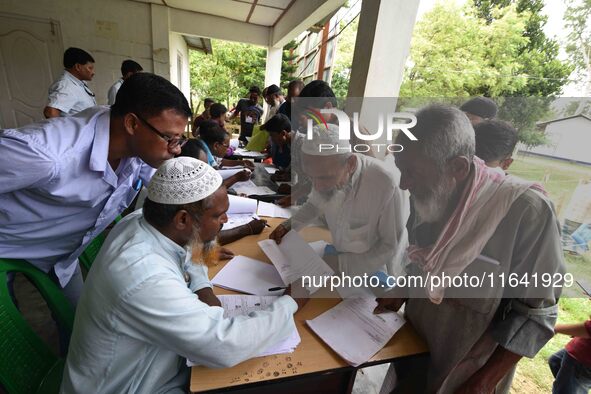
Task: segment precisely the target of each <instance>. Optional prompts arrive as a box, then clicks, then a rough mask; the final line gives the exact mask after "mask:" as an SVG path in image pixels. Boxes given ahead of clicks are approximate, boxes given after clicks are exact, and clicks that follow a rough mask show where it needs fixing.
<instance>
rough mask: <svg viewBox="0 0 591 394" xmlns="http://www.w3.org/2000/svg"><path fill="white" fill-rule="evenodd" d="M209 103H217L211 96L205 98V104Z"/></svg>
mask: <svg viewBox="0 0 591 394" xmlns="http://www.w3.org/2000/svg"><path fill="white" fill-rule="evenodd" d="M209 103H211V104H213V103H215V100H214V99H212V98H209V97H207V98H205V99H204V100H203V105H205V106H207V104H209Z"/></svg>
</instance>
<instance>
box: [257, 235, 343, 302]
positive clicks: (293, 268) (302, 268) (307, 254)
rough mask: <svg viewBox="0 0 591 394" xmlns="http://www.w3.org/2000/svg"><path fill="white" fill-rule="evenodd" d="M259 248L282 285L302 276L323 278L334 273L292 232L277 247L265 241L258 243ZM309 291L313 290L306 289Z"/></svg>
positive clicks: (269, 241)
mask: <svg viewBox="0 0 591 394" xmlns="http://www.w3.org/2000/svg"><path fill="white" fill-rule="evenodd" d="M259 246H260V247H261V249H262V250H263V252H265V254H266V255H267V257H268V258H269V260H271V262H272V263H273V265H274V266H275V268H277V271H279V275H281V279H283V282H284V283H293V282H295V281H296V280H298V279H300V278H301V277H302V276H304V275H306V276H310V277H325V276H331V275H332V274H333V273H334V271H333V270H332V269H331V268H330V267H329V266H328V264H326V262H325V261H324V260H322V258H321V257H320V256H319V255H318V254H317V253H316V252H315V251H314V249H312V248H311V247H310V245H309V244H308V243H306V241H304V239H303V238H302V237H301V236H300V235H299V234H298V233H297V232H296V231H294V230H291V231H290V232H288V233H287V234H285V236H284V237H283V239H282V240H281V243H280V244H279V245H277V244H276V243H275V241H273V240H271V239H267V240H264V241H259ZM308 290H310V291H314V289H311V288H308Z"/></svg>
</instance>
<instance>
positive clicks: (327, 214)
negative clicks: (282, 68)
mask: <svg viewBox="0 0 591 394" xmlns="http://www.w3.org/2000/svg"><path fill="white" fill-rule="evenodd" d="M312 134H313V135H312V139H306V140H305V141H304V142H303V143H302V148H301V150H302V151H301V155H302V156H301V166H302V170H303V172H304V173H305V174H306V175H307V176H308V177H309V178H310V181H311V183H312V192H311V193H310V195H309V196H308V200H307V202H306V203H305V204H304V205H303V206H302V207H301V208H300V209H299V210H298V211H297V213H295V214H294V215H293V216H292V218H291V219H290V220H287V221H285V222H284V223H282V224H281V225H280V226H278V227H277V228H276V229H275V231H273V232H272V233H271V235H270V238H271V239H274V240H275V241H276V242H278V243H279V242H281V239H282V238H283V236H284V235H285V234H286V233H287V232H288V231H289V230H290V229H295V230H299V229H301V228H302V227H304V226H306V225H308V224H310V223H313V222H318V221H319V222H320V223H321V224H323V225H325V226H326V227H327V228H328V229H329V230H330V232H331V235H332V245H329V246H328V247H327V248H326V249H325V256H327V255H331V256H333V257H327V262H328V263H329V264H331V260H332V263H333V264H332V265H333V268H336V269H337V270H338V271H341V272H343V273H346V274H347V275H363V274H368V275H372V274H374V273H376V272H378V271H381V272H384V273H388V274H390V275H396V274H397V273H401V272H402V267H401V260H402V255H403V252H404V250H405V249H406V246H407V234H406V221H407V219H408V216H409V201H408V195H407V194H406V192H403V191H401V190H400V189H399V187H398V183H399V179H400V178H399V173H398V174H396V173H395V172H393V171H392V169H391V168H388V167H387V166H386V165H385V164H384V162H382V161H380V160H378V159H375V158H372V157H369V156H366V155H362V154H357V153H351V146H350V145H349V141H345V140H340V139H339V132H338V126H337V125H334V124H330V123H329V124H321V125H317V126H315V127H314V128H313V130H312ZM294 154H297V153H294Z"/></svg>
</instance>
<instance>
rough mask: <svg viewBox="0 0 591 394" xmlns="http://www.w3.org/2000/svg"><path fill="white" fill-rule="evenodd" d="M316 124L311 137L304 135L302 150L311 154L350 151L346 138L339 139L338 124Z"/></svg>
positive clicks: (331, 154) (318, 154)
mask: <svg viewBox="0 0 591 394" xmlns="http://www.w3.org/2000/svg"><path fill="white" fill-rule="evenodd" d="M327 126H328V128H327V127H326V126H325V125H324V124H320V125H316V126H314V127H313V128H312V139H311V140H309V139H308V136H307V135H305V136H304V142H303V143H302V152H304V153H305V154H307V155H312V156H334V155H342V154H346V153H351V144H350V143H349V141H348V140H340V139H339V126H338V125H336V124H332V123H328V124H327Z"/></svg>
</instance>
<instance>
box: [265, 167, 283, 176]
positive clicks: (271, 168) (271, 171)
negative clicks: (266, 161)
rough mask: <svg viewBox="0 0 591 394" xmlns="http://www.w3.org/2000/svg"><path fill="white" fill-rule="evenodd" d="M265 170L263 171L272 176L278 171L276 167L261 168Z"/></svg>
mask: <svg viewBox="0 0 591 394" xmlns="http://www.w3.org/2000/svg"><path fill="white" fill-rule="evenodd" d="M263 168H264V169H265V171H267V172H268V173H269V174H271V175H273V174H274V173H276V172H277V171H278V170H279V169H278V168H276V167H263Z"/></svg>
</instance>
